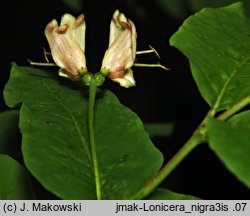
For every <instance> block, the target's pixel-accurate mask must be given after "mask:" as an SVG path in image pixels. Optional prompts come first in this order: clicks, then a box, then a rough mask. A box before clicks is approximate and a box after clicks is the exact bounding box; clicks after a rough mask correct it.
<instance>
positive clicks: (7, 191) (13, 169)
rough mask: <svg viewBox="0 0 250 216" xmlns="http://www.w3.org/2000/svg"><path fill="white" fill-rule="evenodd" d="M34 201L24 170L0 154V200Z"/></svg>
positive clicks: (9, 158)
mask: <svg viewBox="0 0 250 216" xmlns="http://www.w3.org/2000/svg"><path fill="white" fill-rule="evenodd" d="M17 199H34V193H33V190H32V187H31V182H30V179H29V177H28V175H27V172H26V170H25V169H24V168H23V167H22V166H21V165H20V164H19V163H17V162H16V161H15V160H14V159H12V158H11V157H9V156H7V155H2V154H0V200H17Z"/></svg>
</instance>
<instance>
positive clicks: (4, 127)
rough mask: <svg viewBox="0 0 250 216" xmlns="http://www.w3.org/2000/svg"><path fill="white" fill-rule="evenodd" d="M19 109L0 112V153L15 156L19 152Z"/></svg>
mask: <svg viewBox="0 0 250 216" xmlns="http://www.w3.org/2000/svg"><path fill="white" fill-rule="evenodd" d="M18 121H19V111H18V110H10V111H5V112H2V113H0V154H8V155H11V156H17V155H18V153H19V152H20V142H21V140H20V132H19V128H18Z"/></svg>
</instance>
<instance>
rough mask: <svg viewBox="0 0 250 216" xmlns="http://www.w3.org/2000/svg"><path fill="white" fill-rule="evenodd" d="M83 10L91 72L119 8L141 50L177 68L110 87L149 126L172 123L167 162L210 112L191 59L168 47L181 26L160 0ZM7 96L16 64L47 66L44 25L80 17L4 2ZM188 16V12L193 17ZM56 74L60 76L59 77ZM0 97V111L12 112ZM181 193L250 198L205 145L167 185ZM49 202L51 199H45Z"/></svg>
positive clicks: (139, 74)
mask: <svg viewBox="0 0 250 216" xmlns="http://www.w3.org/2000/svg"><path fill="white" fill-rule="evenodd" d="M82 6H83V10H82V11H80V13H84V14H85V17H86V23H87V32H86V58H87V66H88V69H89V71H93V72H95V71H98V70H99V68H100V66H101V61H102V58H103V54H104V52H105V50H106V49H107V46H108V36H109V24H110V19H111V17H112V14H113V12H114V10H115V9H117V8H118V9H120V10H121V11H122V12H123V13H125V14H126V16H127V17H129V18H130V19H131V20H133V22H134V23H135V25H136V27H137V33H138V50H143V49H147V48H148V45H149V44H150V45H152V46H153V47H155V48H156V49H157V50H158V52H159V53H160V55H161V57H162V60H161V63H162V64H164V65H166V66H167V67H170V68H172V70H171V71H163V70H161V69H154V70H152V69H143V68H135V69H134V76H135V79H136V83H137V86H136V87H133V88H130V89H123V88H121V87H120V86H119V85H118V84H117V83H113V82H111V81H107V82H106V83H105V85H104V88H108V89H110V90H112V91H113V92H114V93H115V94H116V95H117V97H118V98H119V99H120V101H121V102H122V103H123V104H124V105H126V106H128V107H129V108H131V109H132V110H133V111H135V112H136V113H137V114H138V115H139V116H140V117H141V119H142V120H143V121H144V122H174V123H175V131H174V134H173V135H172V136H171V137H170V138H155V139H154V140H153V141H154V143H155V145H156V146H157V147H158V148H159V149H160V150H161V151H162V152H164V154H165V158H166V160H168V159H169V158H170V157H171V156H172V155H173V154H174V153H175V152H176V151H177V150H178V149H179V148H180V147H181V145H183V143H184V142H185V141H186V140H187V139H188V138H189V137H190V136H191V134H192V131H194V129H195V128H196V126H197V125H198V124H199V122H200V121H201V120H202V118H203V117H204V116H205V114H206V112H207V111H208V108H209V107H208V106H207V104H206V102H205V101H204V100H203V98H202V97H201V96H200V94H199V92H198V89H197V87H196V85H195V83H194V81H193V79H192V76H191V73H190V69H189V64H188V61H187V59H186V58H185V57H184V56H183V55H182V54H181V53H180V52H179V51H178V50H176V49H175V48H173V47H170V45H169V42H168V41H169V38H170V36H171V35H172V34H173V33H174V32H175V31H177V29H178V28H179V26H180V25H181V23H182V21H177V20H175V19H173V18H172V17H170V16H168V15H167V14H166V13H165V12H164V11H163V10H162V8H161V7H160V6H159V5H158V4H157V3H156V1H143V0H141V1H140V0H137V1H132V0H131V1H127V3H126V1H122V0H112V1H111V0H106V1H96V0H85V1H83V5H82ZM0 10H1V13H0V14H1V23H0V25H1V31H0V36H1V38H0V39H1V50H0V53H1V58H0V81H1V92H2V90H3V88H4V85H5V83H6V82H7V80H8V77H9V71H10V63H11V62H16V63H17V64H19V65H28V63H27V58H30V59H33V60H36V61H44V58H43V51H42V47H45V48H47V49H48V44H47V41H46V39H45V36H44V33H43V31H44V27H45V26H46V24H47V23H48V22H49V21H50V20H51V19H53V18H56V19H57V20H60V17H61V15H62V14H64V13H65V12H69V13H72V14H73V15H75V16H77V15H78V14H79V13H78V12H75V11H73V10H71V9H69V8H68V7H67V6H66V5H65V4H63V3H62V2H61V1H59V0H53V1H52V0H50V1H49V0H44V1H31V0H12V1H9V0H8V1H7V0H3V1H1V7H0ZM188 14H189V12H188V11H187V15H188ZM156 60H157V59H156V58H155V57H154V56H153V55H148V56H144V57H140V58H139V59H138V61H140V62H155V61H156ZM55 73H56V71H55ZM6 109H7V107H6V106H5V105H4V100H3V96H2V95H1V111H3V110H6ZM162 186H164V187H167V188H169V189H172V190H174V191H176V192H180V193H186V194H191V195H194V196H198V197H201V198H203V199H249V198H250V192H249V191H248V190H247V188H246V187H245V186H244V185H242V184H241V183H239V182H238V181H237V180H236V179H235V177H234V176H233V175H232V174H231V173H229V172H228V171H227V170H226V169H225V168H224V165H223V164H222V163H221V162H220V161H219V160H218V159H217V158H216V156H215V155H214V153H213V152H212V151H210V150H209V148H208V146H207V145H206V144H204V145H202V146H200V147H198V148H197V149H195V150H194V151H193V152H192V153H191V154H190V155H189V156H188V157H187V158H186V159H185V160H184V161H183V162H182V163H181V165H179V167H178V168H177V169H176V170H175V171H174V172H173V173H172V174H171V175H170V177H169V178H168V179H167V180H166V181H165V182H164V183H163V185H162ZM43 198H45V199H46V198H50V196H47V197H46V193H45V195H44V197H43Z"/></svg>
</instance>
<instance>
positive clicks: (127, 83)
mask: <svg viewBox="0 0 250 216" xmlns="http://www.w3.org/2000/svg"><path fill="white" fill-rule="evenodd" d="M112 80H113V81H115V82H118V83H119V84H120V86H122V87H125V88H129V87H132V86H135V80H134V76H133V71H132V69H128V70H127V71H126V72H125V75H124V76H123V77H121V78H115V79H112Z"/></svg>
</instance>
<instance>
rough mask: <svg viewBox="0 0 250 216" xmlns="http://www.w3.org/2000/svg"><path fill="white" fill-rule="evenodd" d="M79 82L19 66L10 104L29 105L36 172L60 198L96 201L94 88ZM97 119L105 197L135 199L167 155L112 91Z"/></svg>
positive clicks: (25, 144) (30, 163)
mask: <svg viewBox="0 0 250 216" xmlns="http://www.w3.org/2000/svg"><path fill="white" fill-rule="evenodd" d="M78 84H79V83H76V82H72V81H70V80H68V79H59V77H57V76H56V75H55V76H54V75H53V72H47V71H42V70H38V69H33V68H29V67H18V66H17V65H13V66H12V70H11V76H10V80H9V82H8V83H7V85H6V88H5V91H4V96H5V100H6V103H7V104H8V105H9V106H10V107H13V106H15V105H16V104H20V103H23V104H22V108H21V113H20V128H21V132H22V135H23V141H22V151H23V156H24V161H25V164H26V166H27V167H28V169H29V170H30V172H31V173H32V174H33V175H34V176H35V177H36V178H37V179H38V180H39V181H40V182H41V183H42V184H43V185H44V187H46V188H47V189H48V190H49V191H51V192H52V193H54V194H56V195H57V196H59V197H60V198H63V199H95V198H96V191H95V181H94V175H93V166H92V161H91V156H90V155H91V154H90V150H89V140H88V133H87V132H88V128H87V102H88V100H87V98H86V95H87V94H88V92H87V89H84V88H83V87H82V86H81V85H82V84H81V85H78ZM31 89H32V90H31ZM95 119H96V122H95V135H96V149H97V152H96V154H97V159H98V163H99V171H100V173H99V174H100V180H101V189H102V198H103V199H129V198H132V197H133V196H134V195H135V194H136V193H137V192H138V191H139V190H140V189H141V188H142V187H143V186H144V185H145V184H146V183H147V182H148V180H149V179H150V178H151V177H152V176H153V175H155V173H156V172H157V171H158V170H159V168H160V166H161V164H162V154H161V153H160V152H159V151H158V150H157V149H156V148H155V147H154V146H153V144H152V142H151V141H150V139H149V137H148V135H147V133H146V132H145V131H144V129H143V125H142V122H141V121H140V119H139V118H138V116H137V115H136V114H135V113H133V112H132V111H131V110H129V109H128V108H126V107H125V106H123V105H121V104H120V102H119V101H118V99H117V98H116V97H115V96H114V95H113V94H112V93H111V92H108V91H105V92H100V93H99V98H98V99H97V101H96V111H95ZM142 170H143V172H142Z"/></svg>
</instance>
